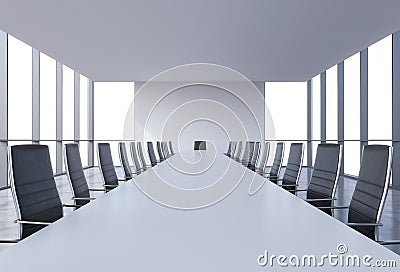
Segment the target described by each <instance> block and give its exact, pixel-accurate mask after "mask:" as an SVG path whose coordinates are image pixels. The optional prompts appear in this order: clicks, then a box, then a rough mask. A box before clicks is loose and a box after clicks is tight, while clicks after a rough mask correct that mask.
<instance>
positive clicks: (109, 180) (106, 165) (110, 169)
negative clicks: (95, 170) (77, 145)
mask: <svg viewBox="0 0 400 272" xmlns="http://www.w3.org/2000/svg"><path fill="white" fill-rule="evenodd" d="M97 149H98V156H99V166H100V172H101V175H102V176H103V181H104V184H105V185H114V186H116V185H118V177H117V173H116V172H115V167H114V163H113V160H112V156H111V149H110V144H108V143H98V144H97Z"/></svg>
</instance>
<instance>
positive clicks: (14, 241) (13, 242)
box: [0, 239, 21, 244]
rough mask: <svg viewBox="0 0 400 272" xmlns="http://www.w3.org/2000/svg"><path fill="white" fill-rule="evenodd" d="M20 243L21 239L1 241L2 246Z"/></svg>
mask: <svg viewBox="0 0 400 272" xmlns="http://www.w3.org/2000/svg"><path fill="white" fill-rule="evenodd" d="M19 241H21V240H19V239H16V240H0V244H15V243H18V242H19Z"/></svg>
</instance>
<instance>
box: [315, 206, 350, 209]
mask: <svg viewBox="0 0 400 272" xmlns="http://www.w3.org/2000/svg"><path fill="white" fill-rule="evenodd" d="M348 208H350V206H330V207H318V209H348Z"/></svg>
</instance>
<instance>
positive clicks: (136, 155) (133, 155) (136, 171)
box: [129, 142, 142, 175]
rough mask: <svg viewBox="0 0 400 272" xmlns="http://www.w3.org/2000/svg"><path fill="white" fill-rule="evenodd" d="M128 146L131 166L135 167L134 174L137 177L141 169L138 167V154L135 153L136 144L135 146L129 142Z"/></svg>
mask: <svg viewBox="0 0 400 272" xmlns="http://www.w3.org/2000/svg"><path fill="white" fill-rule="evenodd" d="M129 146H130V149H131V156H132V161H133V165H134V166H135V171H134V172H135V173H136V175H139V174H140V173H141V172H142V167H141V166H140V163H139V158H138V154H137V152H136V144H135V142H131V143H129Z"/></svg>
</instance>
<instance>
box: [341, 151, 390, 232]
mask: <svg viewBox="0 0 400 272" xmlns="http://www.w3.org/2000/svg"><path fill="white" fill-rule="evenodd" d="M391 159H392V148H391V147H390V146H387V145H367V146H364V149H363V153H362V158H361V166H360V172H359V174H358V179H357V184H356V188H355V190H354V193H353V197H352V198H351V201H350V208H349V214H348V222H349V223H378V222H379V221H380V218H381V215H382V210H383V206H384V203H385V199H386V195H387V191H388V187H389V180H390V171H391ZM355 229H356V230H358V231H359V232H361V233H363V234H364V235H366V236H368V237H369V238H371V239H376V237H377V232H376V229H377V228H374V227H357V228H355Z"/></svg>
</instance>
